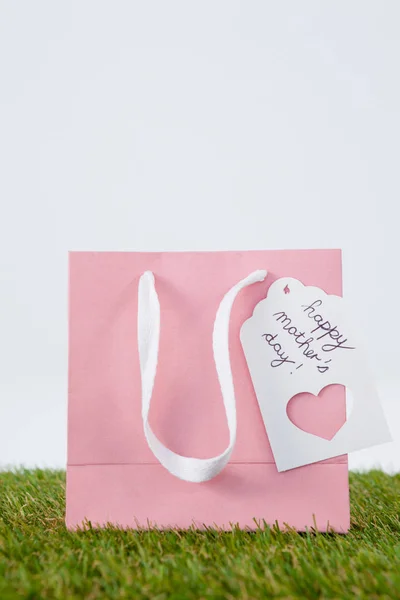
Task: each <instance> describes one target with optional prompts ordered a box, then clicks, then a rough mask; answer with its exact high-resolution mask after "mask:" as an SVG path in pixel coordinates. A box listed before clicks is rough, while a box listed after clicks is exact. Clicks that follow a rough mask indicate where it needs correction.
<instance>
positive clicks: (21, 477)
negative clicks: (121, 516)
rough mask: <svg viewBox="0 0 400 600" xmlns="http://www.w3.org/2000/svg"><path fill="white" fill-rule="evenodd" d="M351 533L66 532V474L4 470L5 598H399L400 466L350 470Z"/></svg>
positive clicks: (0, 512)
mask: <svg viewBox="0 0 400 600" xmlns="http://www.w3.org/2000/svg"><path fill="white" fill-rule="evenodd" d="M350 484H351V488H350V489H351V509H352V526H351V531H350V533H349V534H348V535H346V536H341V535H336V534H320V533H316V532H312V531H310V532H309V533H307V534H298V533H296V532H294V531H287V532H283V531H279V530H278V529H276V528H272V529H271V528H269V527H262V528H260V529H259V531H256V532H255V533H250V532H246V531H240V530H235V531H233V532H230V533H226V532H225V533H224V532H220V531H216V530H211V529H210V530H207V531H203V532H200V531H195V530H190V531H186V532H183V531H167V532H161V531H155V530H153V531H121V530H118V529H113V528H109V529H105V530H95V529H91V528H88V529H87V530H86V531H79V532H75V533H74V532H69V531H67V530H66V528H65V525H64V490H65V487H64V486H65V473H64V472H52V471H40V470H36V471H18V472H3V473H0V600H8V599H11V598H32V599H42V598H55V599H56V598H71V599H73V598H77V599H78V598H79V599H82V598H107V599H108V600H111V599H114V598H151V599H152V600H161V599H164V598H173V599H178V598H179V599H180V598H182V599H184V598H189V599H201V598H228V599H231V598H241V599H243V600H245V599H248V598H265V597H271V596H273V597H280V598H338V599H340V600H343V599H346V598H368V599H371V598H378V597H379V598H400V520H399V515H400V475H395V476H393V477H390V476H388V475H385V474H383V473H381V472H380V471H371V472H370V473H366V474H352V475H351V477H350Z"/></svg>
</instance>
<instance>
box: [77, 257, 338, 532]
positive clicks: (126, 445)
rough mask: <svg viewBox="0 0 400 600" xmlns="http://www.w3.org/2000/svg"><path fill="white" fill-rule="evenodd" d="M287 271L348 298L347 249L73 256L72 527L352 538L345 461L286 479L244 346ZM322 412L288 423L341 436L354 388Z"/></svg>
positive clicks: (307, 410)
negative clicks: (249, 322)
mask: <svg viewBox="0 0 400 600" xmlns="http://www.w3.org/2000/svg"><path fill="white" fill-rule="evenodd" d="M260 270H261V271H262V270H266V271H268V276H267V278H266V279H265V280H264V281H262V278H263V275H262V273H261V275H260ZM149 272H151V273H153V275H154V277H153V276H152V275H151V274H150V273H149ZM254 272H256V275H254ZM144 274H145V275H144ZM250 274H253V275H251V276H250V279H248V277H249V275H250ZM286 276H290V277H294V278H297V279H299V280H300V281H302V282H303V283H304V284H305V285H315V286H318V287H321V288H322V289H324V290H325V291H326V292H327V293H329V294H336V295H341V294H342V284H341V281H342V277H341V253H340V251H338V250H268V251H248V252H166V253H145V252H73V253H71V254H70V289H69V292H70V298H69V403H68V467H67V511H66V523H67V526H68V527H70V528H74V527H77V526H80V525H81V524H82V523H83V522H85V521H86V520H89V521H90V522H91V523H92V524H93V525H97V526H104V525H106V524H107V523H113V524H115V525H119V526H121V527H152V526H157V527H180V528H187V527H189V526H191V525H195V526H196V527H204V526H218V527H221V528H224V529H229V528H231V526H232V525H233V524H238V525H239V526H240V527H247V528H251V529H254V528H256V527H257V522H260V521H261V522H263V521H266V522H267V523H269V524H274V523H276V522H278V524H279V525H280V526H285V525H289V526H292V527H295V528H296V529H298V530H304V529H305V528H307V527H315V526H317V527H318V529H319V530H321V531H325V530H327V529H328V528H333V529H335V530H337V531H340V532H345V531H347V530H348V528H349V493H348V470H347V457H345V456H341V457H337V458H335V459H329V460H325V461H323V462H320V463H315V464H312V465H308V466H305V467H300V468H297V469H293V470H290V471H286V472H283V473H278V471H277V469H276V466H275V462H274V459H273V455H272V452H271V448H270V445H269V442H268V436H267V434H266V431H265V427H264V424H263V421H262V418H261V413H260V410H259V406H258V402H257V398H256V396H255V393H254V389H253V385H252V382H251V378H250V375H249V372H248V369H247V365H246V360H245V357H244V353H243V350H242V347H241V343H240V338H239V332H240V328H241V325H242V324H243V322H244V321H245V320H246V319H248V318H249V317H250V316H251V314H252V312H253V310H254V307H255V306H256V304H257V303H258V302H259V301H260V300H261V299H263V298H265V296H266V293H267V290H268V288H269V286H270V285H271V283H272V282H273V281H275V280H276V279H277V278H279V277H286ZM153 282H154V283H153ZM154 284H155V287H154ZM238 284H239V286H238ZM230 308H231V313H230V315H229V311H230ZM228 335H229V344H228ZM158 336H159V340H158ZM158 341H159V343H158ZM231 376H232V379H231ZM221 388H222V389H221ZM310 400H311V401H310ZM271 401H273V399H271ZM321 403H322V404H321ZM321 403H317V405H318V406H323V408H322V409H321V408H319V409H318V410H316V403H315V402H313V401H312V398H311V399H310V398H309V397H308V395H306V394H303V395H298V396H297V397H296V398H295V399H294V400H293V401H292V402H291V403H290V406H289V408H288V415H289V417H290V418H291V419H292V420H293V422H294V423H295V424H296V425H298V426H299V427H301V428H302V429H305V430H306V431H309V432H311V433H314V434H316V435H320V436H322V437H329V436H330V435H331V433H330V432H331V431H332V428H333V430H334V431H335V430H337V429H338V428H339V427H340V426H341V425H342V424H343V422H344V420H345V394H344V389H343V388H342V387H341V386H333V387H331V389H329V392H328V393H326V394H325V396H324V398H323V399H321Z"/></svg>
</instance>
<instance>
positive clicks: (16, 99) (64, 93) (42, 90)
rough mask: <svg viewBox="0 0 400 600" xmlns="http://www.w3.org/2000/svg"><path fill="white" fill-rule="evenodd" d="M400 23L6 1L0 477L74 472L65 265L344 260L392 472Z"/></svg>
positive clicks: (360, 456) (328, 13)
mask: <svg viewBox="0 0 400 600" xmlns="http://www.w3.org/2000/svg"><path fill="white" fill-rule="evenodd" d="M399 21H400V4H399V3H398V2H397V0H392V1H388V0H380V2H376V1H375V0H371V1H366V0H358V1H357V0H352V1H350V2H348V1H344V0H343V1H340V0H339V1H333V0H331V1H327V2H320V1H319V0H318V1H317V0H315V1H309V0H308V1H307V0H305V1H304V0H303V1H302V2H298V1H297V0H292V1H286V2H276V1H267V0H258V1H254V0H247V1H244V0H243V1H242V2H238V1H233V0H202V1H201V2H199V1H195V0H181V1H176V0H169V1H168V2H165V1H163V0H159V1H151V0H150V1H149V0H146V1H134V0H129V1H128V0H125V1H123V0H118V1H117V2H112V1H111V0H109V1H108V2H104V1H99V0H90V1H89V0H83V1H81V0H79V1H78V0H74V1H71V0H69V1H63V2H54V1H52V0H48V1H47V2H45V1H40V0H39V1H38V0H36V1H35V2H30V1H28V0H25V1H19V2H14V1H12V0H9V1H4V0H1V1H0V103H1V106H0V131H1V134H0V165H1V167H0V171H1V177H0V202H1V214H0V465H2V466H6V465H12V464H25V465H29V466H32V465H41V466H45V465H47V466H60V467H63V466H64V465H65V461H66V399H67V379H66V373H67V371H66V365H67V252H68V250H185V249H193V250H200V249H257V248H297V247H298V248H314V247H315V248H318V247H341V248H343V251H344V291H345V297H346V298H347V300H348V302H349V305H350V307H351V309H352V310H353V312H354V314H355V317H356V319H357V321H358V324H359V325H360V327H361V329H362V331H363V332H364V334H365V336H366V338H367V340H368V349H369V355H370V359H371V365H372V369H373V371H374V374H375V376H376V379H377V383H378V387H379V390H380V392H381V395H382V399H383V403H384V408H385V411H386V414H387V417H388V420H389V423H390V426H391V429H392V432H393V436H394V438H395V440H397V441H395V442H393V443H391V444H387V445H385V446H382V447H380V448H374V449H371V450H368V451H363V452H361V453H356V454H354V455H352V456H351V458H350V464H351V466H352V467H353V468H354V467H363V468H367V467H370V466H381V467H383V468H385V469H387V470H393V469H397V470H399V469H400V443H399V440H400V400H399V398H398V395H399V394H398V389H399V382H400V371H399V351H398V339H399V335H400V327H399V314H398V306H399V298H400V285H399V281H400V279H399V275H398V259H399V255H400V252H399V250H400V241H399V238H400V234H399V209H398V202H399V192H400V183H399V139H400V116H399V106H400V83H399V72H400V37H399V34H398V33H399Z"/></svg>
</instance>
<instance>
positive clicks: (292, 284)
mask: <svg viewBox="0 0 400 600" xmlns="http://www.w3.org/2000/svg"><path fill="white" fill-rule="evenodd" d="M240 338H241V341H242V345H243V350H244V353H245V356H246V360H247V365H248V367H249V371H250V375H251V378H252V381H253V385H254V389H255V392H256V395H257V399H258V402H259V405H260V409H261V414H262V418H263V420H264V425H265V428H266V430H267V434H268V438H269V441H270V443H271V447H272V451H273V454H274V458H275V462H276V465H277V468H278V471H286V470H288V469H293V468H294V467H299V466H301V465H307V464H310V463H313V462H317V461H320V460H324V459H327V458H332V457H334V456H340V455H341V454H347V453H348V452H351V451H353V450H360V449H362V448H367V447H369V446H373V445H375V444H380V443H383V442H388V441H390V439H391V438H390V433H389V430H388V426H387V423H386V420H385V417H384V414H383V410H382V407H381V405H380V402H379V398H378V395H377V392H376V389H375V386H374V384H373V381H372V378H371V373H370V370H369V367H368V364H367V361H366V358H365V355H364V352H363V350H362V348H360V344H359V341H358V340H357V338H356V336H355V335H354V332H353V329H352V327H351V325H350V323H349V319H348V317H347V315H346V312H345V310H344V306H343V300H342V298H340V297H339V296H330V295H327V294H326V293H325V292H324V291H322V290H321V289H319V288H316V287H306V286H304V285H303V284H302V283H301V282H300V281H298V280H297V279H292V278H290V277H285V278H282V279H278V280H277V281H275V282H274V283H273V284H272V285H271V287H270V288H269V290H268V294H267V297H266V298H265V299H264V300H262V301H261V302H259V303H258V304H257V306H256V307H255V309H254V313H253V315H252V317H250V319H248V320H247V321H245V322H244V323H243V326H242V329H241V332H240ZM331 384H343V385H344V386H346V387H347V388H349V391H350V392H351V394H352V398H353V407H352V411H351V414H350V416H349V418H348V420H347V421H346V422H345V423H344V425H343V426H342V427H341V428H340V429H339V431H338V432H337V433H336V434H335V435H334V437H333V438H332V439H331V440H326V439H323V438H321V437H319V436H317V435H314V434H312V433H307V432H306V431H303V430H302V429H299V428H298V427H296V425H294V424H293V423H292V422H291V421H290V420H289V418H288V416H287V412H286V407H287V404H288V402H289V400H290V399H291V398H292V397H293V396H295V395H296V394H298V393H300V392H309V393H311V394H314V395H316V396H317V395H318V394H319V392H320V391H321V390H322V389H323V388H325V387H326V386H328V385H331ZM321 401H322V400H321Z"/></svg>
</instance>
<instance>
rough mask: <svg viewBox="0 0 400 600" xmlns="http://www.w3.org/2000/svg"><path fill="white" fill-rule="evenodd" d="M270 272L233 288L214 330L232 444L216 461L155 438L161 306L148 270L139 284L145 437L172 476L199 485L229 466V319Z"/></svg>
mask: <svg viewBox="0 0 400 600" xmlns="http://www.w3.org/2000/svg"><path fill="white" fill-rule="evenodd" d="M266 276H267V271H254V273H251V274H250V275H249V276H248V277H246V278H245V279H242V281H239V283H237V284H236V285H234V286H233V288H231V289H230V290H229V292H227V294H225V296H224V297H223V299H222V301H221V304H220V305H219V308H218V311H217V314H216V317H215V321H214V331H213V352H214V361H215V367H216V369H217V374H218V380H219V384H220V386H221V392H222V399H223V401H224V406H225V413H226V418H227V421H228V428H229V445H228V447H227V448H226V450H224V452H222V454H219V455H218V456H214V457H213V458H191V457H189V456H181V455H180V454H176V453H175V452H172V450H169V448H167V447H166V446H164V444H162V443H161V442H160V440H159V439H158V438H157V437H156V436H155V434H154V433H153V431H152V430H151V428H150V425H149V421H148V417H149V410H150V402H151V395H152V392H153V387H154V380H155V376H156V371H157V361H158V347H159V341H160V303H159V300H158V295H157V292H156V289H155V285H154V275H153V273H152V272H151V271H146V272H145V273H143V275H142V276H141V278H140V281H139V292H138V346H139V362H140V373H141V378H142V419H143V428H144V434H145V436H146V440H147V443H148V445H149V447H150V450H151V451H152V452H153V454H154V456H155V457H156V458H157V459H158V460H159V461H160V463H161V464H162V465H163V466H164V467H165V468H166V469H167V470H168V471H169V472H170V473H172V475H175V476H176V477H179V479H183V480H184V481H191V482H194V483H200V482H202V481H208V480H210V479H212V478H213V477H215V476H216V475H218V473H220V472H221V471H222V469H223V468H224V467H225V465H226V464H227V463H228V461H229V458H230V456H231V454H232V450H233V447H234V445H235V441H236V401H235V392H234V387H233V380H232V371H231V364H230V360H229V319H230V314H231V310H232V306H233V302H234V300H235V298H236V296H237V294H238V293H239V292H240V290H241V289H243V288H244V287H246V286H248V285H251V284H253V283H256V282H258V281H263V280H264V279H265V277H266Z"/></svg>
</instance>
